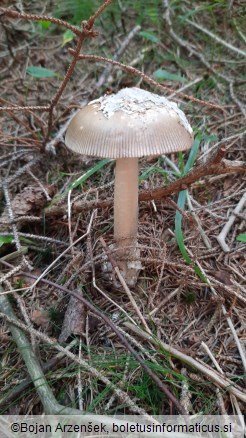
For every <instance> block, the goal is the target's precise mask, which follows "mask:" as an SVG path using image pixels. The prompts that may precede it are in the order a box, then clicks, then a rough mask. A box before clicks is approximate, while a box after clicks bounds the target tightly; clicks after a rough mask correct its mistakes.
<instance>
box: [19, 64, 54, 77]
mask: <svg viewBox="0 0 246 438" xmlns="http://www.w3.org/2000/svg"><path fill="white" fill-rule="evenodd" d="M26 72H27V73H28V74H29V75H30V76H33V77H34V78H38V79H42V78H53V77H54V76H57V73H56V72H55V71H53V70H49V69H48V68H44V67H35V66H34V65H33V66H31V67H27V69H26Z"/></svg>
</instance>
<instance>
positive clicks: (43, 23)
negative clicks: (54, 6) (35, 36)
mask: <svg viewBox="0 0 246 438" xmlns="http://www.w3.org/2000/svg"><path fill="white" fill-rule="evenodd" d="M38 24H39V26H40V27H41V29H49V28H50V26H51V22H50V21H47V20H41V21H39V23H38Z"/></svg>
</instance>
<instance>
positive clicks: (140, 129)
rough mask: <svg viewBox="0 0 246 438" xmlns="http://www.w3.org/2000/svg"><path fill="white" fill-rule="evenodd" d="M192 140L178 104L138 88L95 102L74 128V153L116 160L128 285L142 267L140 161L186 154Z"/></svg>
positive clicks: (120, 253) (117, 232)
mask: <svg viewBox="0 0 246 438" xmlns="http://www.w3.org/2000/svg"><path fill="white" fill-rule="evenodd" d="M192 141H193V134H192V128H191V126H190V125H189V123H188V121H187V119H186V117H185V115H184V113H183V111H181V110H180V109H179V108H178V106H177V104H176V103H174V102H171V101H169V100H167V99H166V98H165V97H163V96H159V95H157V94H153V93H150V92H149V91H146V90H142V89H140V88H136V87H134V88H124V89H122V90H120V91H119V92H118V93H116V94H111V95H105V96H103V97H101V98H99V99H97V100H94V101H92V102H90V103H89V104H88V105H87V106H85V107H84V108H83V109H81V110H79V111H78V112H77V114H76V115H75V116H74V117H73V118H72V120H71V122H70V124H69V126H68V130H67V133H66V138H65V144H66V145H67V147H68V148H69V149H71V150H73V151H74V152H77V153H80V154H83V155H90V156H94V157H104V158H115V159H116V168H115V189H114V239H115V244H116V249H117V257H118V259H119V260H121V262H120V264H119V267H120V269H121V272H122V273H123V275H124V277H125V280H126V282H127V283H128V285H134V283H135V282H136V279H137V275H138V272H139V269H140V268H141V264H140V262H138V261H137V259H138V254H139V252H138V250H137V231H138V158H139V157H142V156H152V155H161V154H167V153H171V152H177V151H182V150H186V149H189V148H190V147H191V144H192ZM134 260H135V261H134Z"/></svg>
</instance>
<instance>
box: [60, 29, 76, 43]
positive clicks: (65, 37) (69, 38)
mask: <svg viewBox="0 0 246 438" xmlns="http://www.w3.org/2000/svg"><path fill="white" fill-rule="evenodd" d="M74 38H75V33H73V32H72V31H71V30H70V29H67V30H66V32H64V34H63V42H62V47H63V46H65V44H67V43H69V42H70V41H72V40H73V39H74Z"/></svg>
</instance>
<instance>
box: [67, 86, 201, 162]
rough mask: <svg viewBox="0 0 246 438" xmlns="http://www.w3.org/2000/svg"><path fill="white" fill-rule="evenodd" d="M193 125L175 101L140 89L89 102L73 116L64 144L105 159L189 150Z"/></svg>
mask: <svg viewBox="0 0 246 438" xmlns="http://www.w3.org/2000/svg"><path fill="white" fill-rule="evenodd" d="M192 141H193V132H192V128H191V126H190V125H189V123H188V121H187V119H186V117H185V115H184V113H183V111H181V110H180V109H179V108H178V106H177V105H176V103H174V102H171V101H169V100H167V99H166V98H165V97H163V96H159V95H157V94H153V93H150V92H149V91H145V90H142V89H140V88H124V89H122V90H120V91H119V92H118V93H116V94H111V95H106V96H103V97H101V98H100V99H97V100H94V101H92V102H90V103H89V104H88V105H87V106H85V107H84V108H82V109H81V110H79V111H78V112H77V113H76V114H75V116H74V117H73V118H72V120H71V122H70V124H69V126H68V130H67V133H66V137H65V144H66V145H67V147H68V148H69V149H71V150H73V151H74V152H77V153H80V154H83V155H90V156H95V157H105V158H128V157H129V158H130V157H131V158H133V157H142V156H149V155H161V154H167V153H171V152H177V151H183V150H186V149H189V148H190V147H191V145H192Z"/></svg>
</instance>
